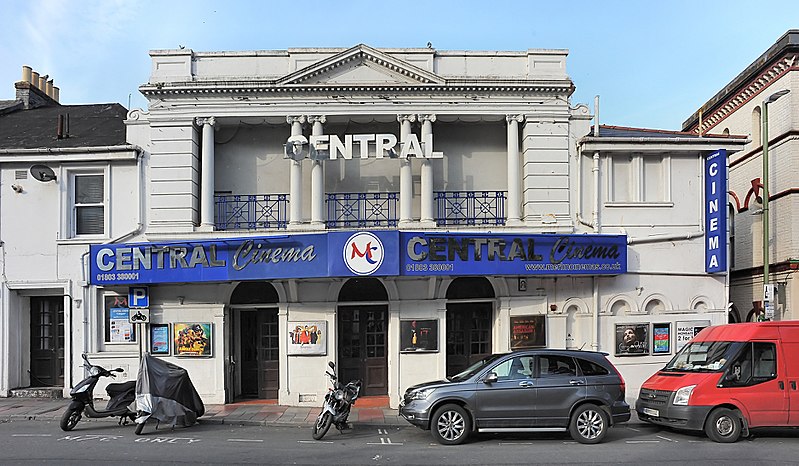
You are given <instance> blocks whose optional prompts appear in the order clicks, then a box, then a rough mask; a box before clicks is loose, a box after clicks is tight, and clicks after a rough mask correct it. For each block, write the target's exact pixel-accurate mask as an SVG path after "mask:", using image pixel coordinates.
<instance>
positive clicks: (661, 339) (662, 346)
mask: <svg viewBox="0 0 799 466" xmlns="http://www.w3.org/2000/svg"><path fill="white" fill-rule="evenodd" d="M669 353H671V324H670V323H668V322H667V323H662V324H652V354H669Z"/></svg>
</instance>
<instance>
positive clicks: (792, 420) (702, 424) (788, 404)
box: [635, 321, 799, 443]
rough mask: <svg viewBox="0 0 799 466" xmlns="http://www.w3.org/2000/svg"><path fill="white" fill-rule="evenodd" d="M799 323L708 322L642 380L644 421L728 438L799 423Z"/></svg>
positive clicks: (637, 407) (718, 438) (641, 413)
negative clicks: (677, 351) (707, 324)
mask: <svg viewBox="0 0 799 466" xmlns="http://www.w3.org/2000/svg"><path fill="white" fill-rule="evenodd" d="M797 381H799V322H793V321H791V322H758V323H744V324H729V325H718V326H714V327H708V328H706V329H704V330H702V331H701V332H699V334H698V335H697V336H695V337H694V338H693V339H692V340H691V341H690V342H689V343H688V344H687V345H686V346H685V347H684V348H683V349H682V350H681V351H680V352H679V353H677V354H676V355H675V356H674V358H672V360H671V361H669V363H668V364H666V367H664V368H663V369H661V370H660V371H658V372H657V373H656V374H655V375H653V376H652V377H650V378H649V379H647V381H646V382H644V384H643V385H642V386H641V392H640V394H639V396H638V401H637V402H636V404H635V410H636V412H637V413H638V418H639V419H641V420H642V421H647V422H651V423H653V424H659V425H663V426H669V427H674V428H677V429H686V430H704V431H705V433H706V434H707V436H708V437H710V438H711V439H713V440H715V441H716V442H724V443H730V442H735V441H736V440H738V439H739V438H740V437H741V436H742V435H743V436H748V435H749V428H752V427H787V426H799V391H798V390H797V386H796V385H797Z"/></svg>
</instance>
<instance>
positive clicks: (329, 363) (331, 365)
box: [327, 361, 336, 370]
mask: <svg viewBox="0 0 799 466" xmlns="http://www.w3.org/2000/svg"><path fill="white" fill-rule="evenodd" d="M327 365H328V366H330V368H331V369H333V370H336V364H335V363H334V362H333V361H330V362H328V363H327Z"/></svg>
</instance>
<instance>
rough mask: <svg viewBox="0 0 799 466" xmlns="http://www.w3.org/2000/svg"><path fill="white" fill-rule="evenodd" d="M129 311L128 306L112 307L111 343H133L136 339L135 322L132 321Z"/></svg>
mask: <svg viewBox="0 0 799 466" xmlns="http://www.w3.org/2000/svg"><path fill="white" fill-rule="evenodd" d="M129 313H130V310H129V309H128V308H126V307H112V308H111V309H109V322H108V328H109V330H110V337H109V338H110V339H109V343H132V342H135V341H136V339H135V338H134V336H133V324H131V323H130V317H129Z"/></svg>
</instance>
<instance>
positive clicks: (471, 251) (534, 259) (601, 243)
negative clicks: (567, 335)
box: [401, 233, 627, 275]
mask: <svg viewBox="0 0 799 466" xmlns="http://www.w3.org/2000/svg"><path fill="white" fill-rule="evenodd" d="M401 239H402V244H404V245H405V251H403V261H402V265H401V270H402V274H403V275H616V274H620V273H625V272H627V237H626V236H624V235H550V234H547V235H481V234H431V233H402V235H401Z"/></svg>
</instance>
